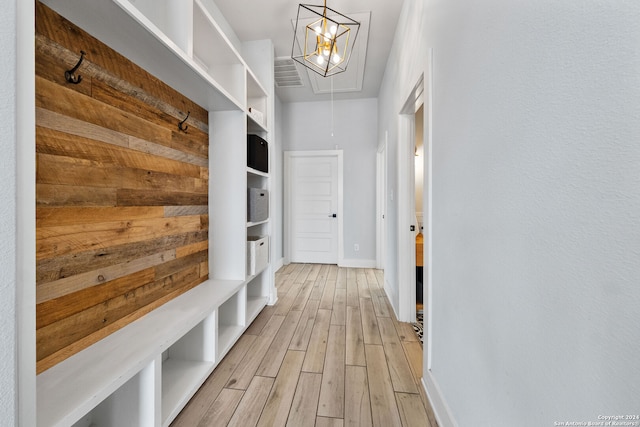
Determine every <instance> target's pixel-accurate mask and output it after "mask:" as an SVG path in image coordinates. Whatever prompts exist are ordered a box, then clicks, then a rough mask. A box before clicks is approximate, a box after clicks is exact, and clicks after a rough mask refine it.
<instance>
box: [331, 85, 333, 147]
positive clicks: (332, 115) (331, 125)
mask: <svg viewBox="0 0 640 427" xmlns="http://www.w3.org/2000/svg"><path fill="white" fill-rule="evenodd" d="M331 136H332V137H333V76H331Z"/></svg>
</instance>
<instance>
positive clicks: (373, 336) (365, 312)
mask: <svg viewBox="0 0 640 427" xmlns="http://www.w3.org/2000/svg"><path fill="white" fill-rule="evenodd" d="M360 315H361V317H362V333H363V336H364V342H365V344H382V340H380V332H379V330H378V319H377V318H376V313H375V311H374V308H373V303H372V302H371V298H360Z"/></svg>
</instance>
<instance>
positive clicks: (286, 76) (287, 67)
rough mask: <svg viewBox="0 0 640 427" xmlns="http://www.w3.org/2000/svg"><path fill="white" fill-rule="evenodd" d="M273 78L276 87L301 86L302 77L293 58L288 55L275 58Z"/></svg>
mask: <svg viewBox="0 0 640 427" xmlns="http://www.w3.org/2000/svg"><path fill="white" fill-rule="evenodd" d="M275 80H276V86H277V87H302V86H304V84H303V83H302V79H301V78H300V74H299V73H298V68H297V67H296V63H295V61H294V60H293V59H291V58H288V57H282V58H276V60H275Z"/></svg>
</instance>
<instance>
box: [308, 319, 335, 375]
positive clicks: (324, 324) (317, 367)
mask: <svg viewBox="0 0 640 427" xmlns="http://www.w3.org/2000/svg"><path fill="white" fill-rule="evenodd" d="M330 322H331V310H321V309H318V313H317V314H316V323H315V325H314V326H313V331H312V332H311V338H310V339H309V346H308V347H307V351H306V356H305V358H304V364H303V365H302V370H303V371H305V372H317V373H322V369H323V367H324V355H325V353H326V350H327V339H328V337H329V323H330Z"/></svg>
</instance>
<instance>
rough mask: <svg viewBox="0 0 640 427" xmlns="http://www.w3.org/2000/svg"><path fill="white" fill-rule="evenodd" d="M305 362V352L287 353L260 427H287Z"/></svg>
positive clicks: (290, 351)
mask: <svg viewBox="0 0 640 427" xmlns="http://www.w3.org/2000/svg"><path fill="white" fill-rule="evenodd" d="M303 361H304V352H302V351H293V350H289V351H287V354H286V355H285V357H284V360H283V362H282V368H281V369H280V372H279V373H278V376H277V377H276V380H275V382H274V383H273V387H272V388H271V392H270V393H269V397H268V398H267V403H266V404H265V406H264V410H263V411H262V415H261V416H260V419H259V420H258V426H265V427H277V426H284V425H286V422H287V417H288V416H289V410H290V408H291V403H292V401H293V396H294V393H295V390H296V384H297V383H298V377H299V376H300V369H301V368H302V362H303Z"/></svg>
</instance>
